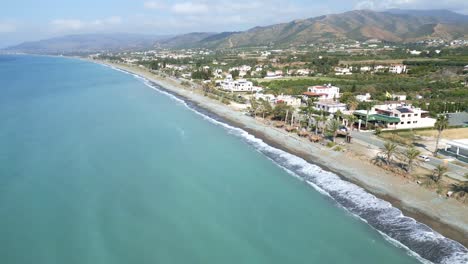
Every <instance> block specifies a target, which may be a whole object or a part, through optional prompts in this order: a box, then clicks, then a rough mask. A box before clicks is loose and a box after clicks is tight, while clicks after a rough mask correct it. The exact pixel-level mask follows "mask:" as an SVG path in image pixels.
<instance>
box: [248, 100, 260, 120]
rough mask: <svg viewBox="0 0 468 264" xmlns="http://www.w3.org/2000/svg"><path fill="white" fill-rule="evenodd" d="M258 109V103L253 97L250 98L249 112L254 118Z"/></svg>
mask: <svg viewBox="0 0 468 264" xmlns="http://www.w3.org/2000/svg"><path fill="white" fill-rule="evenodd" d="M259 108H260V104H259V102H258V101H257V100H256V99H255V98H254V97H252V98H250V110H251V112H252V114H253V115H254V117H257V111H258V110H259Z"/></svg>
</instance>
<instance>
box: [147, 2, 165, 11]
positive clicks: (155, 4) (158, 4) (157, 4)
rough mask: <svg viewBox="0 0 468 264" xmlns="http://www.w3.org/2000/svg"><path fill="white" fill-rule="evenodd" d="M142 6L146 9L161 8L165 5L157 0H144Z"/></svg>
mask: <svg viewBox="0 0 468 264" xmlns="http://www.w3.org/2000/svg"><path fill="white" fill-rule="evenodd" d="M143 6H144V7H145V8H147V9H163V8H165V7H166V5H165V4H164V3H162V2H159V1H146V2H145V3H143Z"/></svg>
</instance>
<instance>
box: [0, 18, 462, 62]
mask: <svg viewBox="0 0 468 264" xmlns="http://www.w3.org/2000/svg"><path fill="white" fill-rule="evenodd" d="M428 38H441V39H445V40H452V39H458V38H468V16H467V15H462V14H458V13H455V12H452V11H448V10H401V9H391V10H387V11H384V12H376V11H371V10H355V11H349V12H345V13H341V14H331V15H324V16H319V17H313V18H309V19H301V20H294V21H291V22H288V23H281V24H275V25H271V26H263V27H254V28H252V29H249V30H246V31H240V32H222V33H209V32H197V33H189V34H184V35H178V36H174V37H168V36H146V35H135V34H120V35H111V34H109V35H98V34H91V35H74V36H66V37H61V38H54V39H48V40H43V41H38V42H28V43H23V44H20V45H17V46H14V47H9V48H7V50H8V51H15V52H29V53H70V52H96V51H118V50H132V49H144V48H149V47H162V48H212V49H225V48H238V47H253V46H276V47H285V46H291V45H293V46H294V45H307V44H312V43H320V42H327V41H336V40H360V41H363V40H368V39H379V40H382V41H387V42H394V43H404V42H414V41H418V40H423V39H428Z"/></svg>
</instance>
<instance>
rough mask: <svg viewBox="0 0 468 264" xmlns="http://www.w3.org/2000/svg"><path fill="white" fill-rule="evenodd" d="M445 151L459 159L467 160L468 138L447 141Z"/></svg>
mask: <svg viewBox="0 0 468 264" xmlns="http://www.w3.org/2000/svg"><path fill="white" fill-rule="evenodd" d="M445 153H447V154H449V155H453V156H455V157H457V158H458V159H459V160H462V161H465V162H468V139H459V140H451V141H447V143H446V145H445Z"/></svg>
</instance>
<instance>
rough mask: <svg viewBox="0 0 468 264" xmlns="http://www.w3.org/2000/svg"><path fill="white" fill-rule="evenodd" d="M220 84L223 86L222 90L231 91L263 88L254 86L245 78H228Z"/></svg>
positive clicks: (254, 90)
mask: <svg viewBox="0 0 468 264" xmlns="http://www.w3.org/2000/svg"><path fill="white" fill-rule="evenodd" d="M219 86H220V87H221V90H224V91H229V92H257V91H260V90H262V88H260V87H254V86H253V83H252V82H249V81H247V80H243V79H240V80H236V81H234V80H232V79H226V80H224V81H221V82H219Z"/></svg>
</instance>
